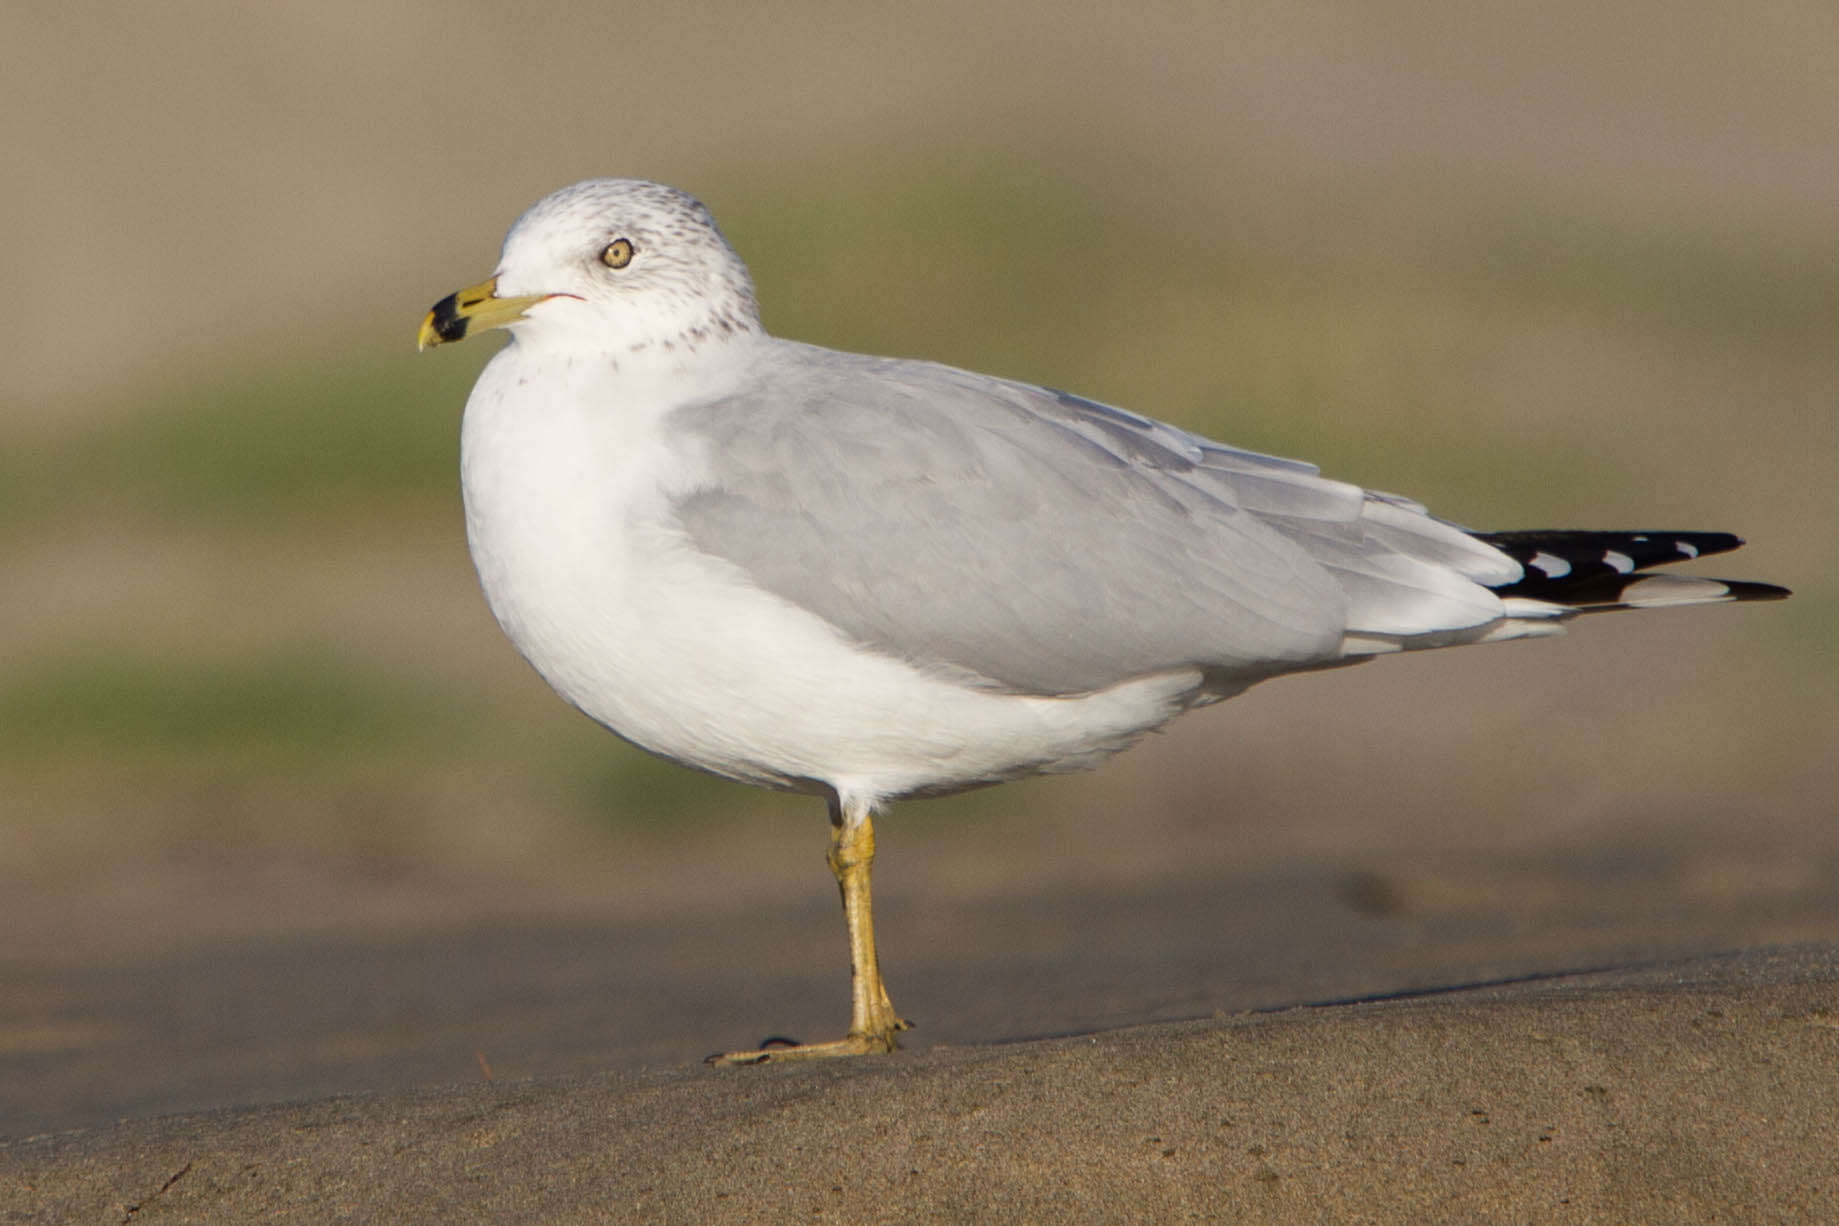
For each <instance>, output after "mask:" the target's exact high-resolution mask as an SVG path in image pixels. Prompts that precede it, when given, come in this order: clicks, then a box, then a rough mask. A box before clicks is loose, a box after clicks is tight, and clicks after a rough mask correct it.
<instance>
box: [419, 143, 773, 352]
mask: <svg viewBox="0 0 1839 1226" xmlns="http://www.w3.org/2000/svg"><path fill="white" fill-rule="evenodd" d="M489 328H508V329H510V330H511V331H512V333H513V335H515V336H517V337H519V338H520V339H521V340H527V341H531V342H534V343H539V344H545V345H548V344H556V345H561V346H564V347H568V348H586V349H589V350H595V351H601V352H605V353H608V354H609V355H613V356H615V357H616V358H617V356H618V355H620V354H625V353H628V352H642V351H645V350H648V349H657V350H661V351H670V352H678V351H694V350H696V349H699V348H701V347H702V346H703V345H704V344H706V343H710V342H716V341H719V340H722V339H725V338H727V337H731V336H735V335H741V334H752V333H757V332H759V331H760V311H759V307H758V305H757V304H756V303H755V302H754V294H753V282H752V281H751V279H750V278H749V277H748V275H747V266H746V265H745V264H743V263H741V257H740V256H738V255H736V254H735V252H734V248H732V247H730V246H729V245H728V240H727V239H725V238H723V237H722V233H721V231H720V230H719V229H717V228H716V225H715V219H714V218H713V217H711V216H710V215H709V210H708V209H706V208H704V207H703V206H702V204H701V202H700V201H698V200H696V199H695V198H694V197H692V196H690V195H687V194H686V193H684V192H680V191H678V190H677V189H676V188H674V187H665V186H664V185H663V184H661V183H647V182H645V181H643V180H641V179H589V180H587V181H586V182H584V183H577V184H575V185H574V186H573V187H565V188H563V189H562V190H561V191H558V192H553V193H551V194H550V195H548V196H545V197H543V198H542V199H541V200H539V201H537V202H536V203H535V204H534V205H532V206H531V207H530V209H529V211H528V212H526V213H525V214H524V215H523V216H522V217H520V218H518V219H517V224H516V225H514V226H512V227H511V232H510V233H509V234H508V235H506V236H505V240H504V254H503V256H502V258H501V259H500V260H499V262H498V271H497V272H496V273H495V274H494V275H493V276H492V277H491V279H489V280H487V281H482V282H480V283H479V284H478V285H474V286H469V287H468V288H466V289H463V290H459V291H457V292H455V293H452V294H449V295H448V296H447V297H445V298H443V299H441V300H440V301H439V302H437V303H435V304H434V309H433V310H431V311H430V312H428V317H427V319H425V320H423V321H422V325H421V335H420V340H421V346H422V348H424V349H425V348H427V347H428V346H430V345H439V344H443V343H445V342H448V341H457V340H463V339H465V338H466V337H468V336H470V335H472V334H473V333H475V332H482V331H485V330H487V329H489Z"/></svg>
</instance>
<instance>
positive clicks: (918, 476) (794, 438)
mask: <svg viewBox="0 0 1839 1226" xmlns="http://www.w3.org/2000/svg"><path fill="white" fill-rule="evenodd" d="M768 353H769V355H770V356H769V357H768V358H767V360H766V361H765V362H764V363H762V365H761V367H760V369H759V371H758V372H757V375H756V376H755V378H754V381H753V382H751V383H750V384H749V385H748V386H746V387H744V388H743V389H741V390H740V391H738V392H736V393H734V394H732V395H729V396H727V397H724V398H722V399H718V400H712V401H708V402H704V403H697V404H692V405H688V406H685V407H684V408H682V409H680V410H677V412H676V414H675V415H674V417H673V425H674V426H676V427H679V428H681V429H683V430H684V431H685V432H686V433H687V434H688V435H689V436H690V437H691V438H694V439H696V440H697V441H698V442H699V443H700V444H701V446H702V447H703V449H704V450H705V453H706V459H707V463H708V473H709V475H708V479H707V481H706V483H705V484H703V485H701V486H700V487H698V488H696V489H694V490H693V491H691V492H689V493H688V494H686V495H685V496H684V497H683V498H682V500H681V501H680V502H679V504H678V507H677V510H678V512H679V514H680V516H681V519H682V523H683V526H684V528H685V530H686V531H687V532H688V533H689V535H690V537H691V539H692V540H693V541H694V543H695V544H696V545H697V546H698V547H699V548H701V549H703V550H705V551H707V552H709V553H711V554H714V555H717V556H719V557H722V558H725V559H727V560H728V561H730V562H732V563H733V564H735V565H736V566H738V567H740V568H742V569H743V570H744V571H745V572H746V573H747V574H748V575H749V576H750V577H751V578H752V579H753V580H754V581H755V582H757V583H759V584H760V585H761V586H762V587H764V588H765V589H767V590H768V591H771V592H773V593H775V594H777V595H779V596H781V597H783V598H784V599H786V600H789V601H792V602H793V603H795V604H798V605H800V606H801V607H803V608H805V609H808V610H810V611H812V612H814V613H816V614H817V615H819V616H821V617H823V618H825V619H826V620H828V621H829V622H831V623H832V624H833V625H835V626H837V627H838V628H839V629H841V630H842V631H844V632H845V633H846V634H848V635H850V636H851V637H853V638H854V639H856V640H857V641H859V642H861V643H863V644H865V645H867V646H869V647H871V648H873V649H875V650H877V651H881V652H884V653H887V654H890V655H894V656H898V657H900V658H904V659H908V660H911V661H913V662H915V663H917V664H920V665H921V666H924V667H931V668H935V669H940V670H943V671H947V672H950V673H952V674H954V675H958V676H967V677H968V678H969V679H971V680H973V681H975V682H977V683H980V684H986V685H991V686H994V687H1000V688H1003V689H1006V690H1012V691H1017V692H1024V693H1035V694H1072V693H1082V692H1086V691H1090V690H1095V689H1100V688H1103V687H1105V686H1108V685H1112V684H1115V683H1117V682H1119V681H1122V680H1125V679H1127V678H1130V677H1135V676H1141V675H1145V674H1148V673H1153V672H1159V671H1165V670H1169V669H1176V668H1192V667H1200V668H1203V669H1205V670H1207V671H1208V672H1210V673H1213V674H1216V675H1219V676H1223V677H1230V678H1245V679H1251V678H1256V677H1260V676H1268V675H1271V674H1273V673H1277V672H1282V671H1286V670H1289V669H1293V668H1300V667H1308V666H1311V665H1315V664H1320V663H1324V662H1327V661H1330V660H1333V659H1337V658H1340V657H1341V656H1342V655H1343V654H1345V653H1346V644H1347V636H1348V634H1349V632H1350V631H1351V632H1353V633H1356V634H1370V635H1378V636H1387V635H1393V636H1396V635H1408V634H1415V633H1432V632H1436V631H1446V630H1449V629H1451V628H1452V627H1455V626H1472V625H1477V624H1481V623H1484V622H1487V621H1489V620H1492V619H1494V618H1498V617H1499V616H1500V604H1499V602H1498V600H1496V599H1495V598H1494V597H1493V596H1492V594H1491V593H1488V592H1487V591H1486V590H1485V589H1484V588H1480V587H1477V586H1476V584H1475V582H1474V579H1475V578H1476V577H1478V576H1480V577H1483V578H1485V577H1487V575H1489V574H1492V573H1495V572H1498V573H1499V574H1500V575H1501V576H1503V577H1506V578H1512V577H1516V576H1517V573H1518V566H1517V564H1516V563H1514V562H1513V561H1512V560H1511V559H1508V558H1506V557H1505V555H1503V554H1500V553H1499V552H1497V551H1495V550H1493V549H1490V548H1488V547H1486V546H1484V545H1481V544H1479V543H1477V542H1474V541H1473V540H1472V538H1470V537H1469V536H1467V534H1465V533H1462V532H1460V531H1459V530H1457V529H1454V528H1452V527H1449V526H1448V525H1444V524H1442V523H1441V522H1440V521H1437V520H1433V519H1430V518H1429V517H1427V516H1425V515H1424V514H1423V513H1422V508H1419V507H1416V506H1415V504H1410V503H1407V502H1405V501H1404V500H1400V499H1388V498H1386V497H1385V496H1378V495H1369V494H1367V493H1366V492H1365V491H1363V490H1361V489H1359V488H1358V487H1355V486H1351V485H1346V484H1344V483H1341V482H1337V481H1330V480H1327V479H1324V478H1322V477H1320V476H1318V475H1317V474H1316V470H1315V469H1314V468H1313V467H1312V466H1310V465H1307V464H1302V463H1299V462H1297V461H1292V460H1281V459H1277V458H1274V457H1269V456H1261V455H1257V454H1254V453H1251V452H1244V451H1238V450H1235V449H1233V448H1229V447H1224V446H1221V445H1220V444H1217V443H1212V442H1210V441H1208V440H1205V439H1202V438H1200V437H1198V436H1196V435H1191V434H1188V433H1186V432H1183V431H1180V430H1177V429H1175V428H1174V427H1172V426H1168V425H1165V424H1163V423H1160V422H1156V421H1152V420H1151V419H1149V418H1144V417H1139V416H1137V415H1135V414H1131V413H1126V412H1123V411H1122V410H1118V409H1113V408H1110V407H1108V406H1105V405H1100V404H1096V403H1094V402H1092V401H1087V400H1082V399H1080V398H1078V397H1074V396H1069V395H1066V394H1064V393H1058V392H1053V391H1049V390H1046V389H1042V388H1037V387H1031V386H1028V385H1025V384H1018V383H1011V382H1007V381H1004V380H998V379H993V378H990V377H988V376H983V375H977V374H972V373H969V372H965V371H960V370H955V369H952V368H950V367H945V366H938V365H934V364H931V363H924V362H906V361H896V360H892V359H881V358H868V357H858V356H856V355H850V354H841V353H835V352H832V351H828V350H822V349H816V348H812V347H809V346H803V345H795V344H791V343H789V342H786V343H780V344H778V345H776V346H775V347H774V348H773V349H771V350H769V351H768ZM1401 546H1403V547H1401ZM1444 555H1453V556H1455V557H1457V558H1458V559H1459V560H1460V561H1461V563H1463V565H1459V566H1456V567H1452V566H1451V565H1450V562H1449V559H1448V557H1446V556H1444ZM1464 571H1466V572H1467V573H1466V574H1465V573H1463V572H1464Z"/></svg>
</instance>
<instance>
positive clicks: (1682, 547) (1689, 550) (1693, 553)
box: [1673, 541, 1699, 558]
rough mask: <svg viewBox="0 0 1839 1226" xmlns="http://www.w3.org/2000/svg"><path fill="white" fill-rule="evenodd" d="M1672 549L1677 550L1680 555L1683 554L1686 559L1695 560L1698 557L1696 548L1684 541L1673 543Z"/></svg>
mask: <svg viewBox="0 0 1839 1226" xmlns="http://www.w3.org/2000/svg"><path fill="white" fill-rule="evenodd" d="M1673 548H1675V549H1677V550H1679V551H1680V552H1681V553H1683V554H1685V555H1686V556H1687V557H1688V558H1696V557H1698V556H1699V550H1698V546H1697V545H1689V544H1687V543H1686V542H1685V541H1674V542H1673Z"/></svg>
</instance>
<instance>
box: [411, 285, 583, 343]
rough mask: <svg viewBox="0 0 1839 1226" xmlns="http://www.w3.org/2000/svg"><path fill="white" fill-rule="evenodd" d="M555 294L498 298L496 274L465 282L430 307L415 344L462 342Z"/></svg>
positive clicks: (513, 318)
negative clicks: (477, 281)
mask: <svg viewBox="0 0 1839 1226" xmlns="http://www.w3.org/2000/svg"><path fill="white" fill-rule="evenodd" d="M556 296H557V295H555V294H526V295H523V296H522V297H514V298H500V297H499V296H498V278H497V277H493V278H492V279H491V280H489V281H481V282H479V284H477V285H469V286H467V287H466V288H465V289H463V290H456V291H455V292H453V293H451V294H448V295H447V296H446V297H445V298H443V299H441V300H440V301H439V302H437V303H435V304H434V309H433V310H431V311H429V312H428V318H426V319H424V320H422V321H421V332H420V333H419V334H418V335H417V336H416V342H417V347H418V348H421V349H426V348H428V347H429V346H430V345H445V344H446V343H447V342H449V341H463V340H465V339H466V338H467V337H469V336H471V335H472V334H473V333H474V332H484V331H486V330H488V329H491V328H502V327H504V326H505V325H506V324H510V323H516V322H517V321H518V320H520V319H522V318H523V317H524V312H525V311H527V310H529V309H530V308H531V307H533V306H535V305H536V304H537V303H539V302H542V301H543V300H544V299H546V298H554V297H556Z"/></svg>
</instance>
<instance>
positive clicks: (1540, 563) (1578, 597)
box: [1475, 529, 1789, 616]
mask: <svg viewBox="0 0 1839 1226" xmlns="http://www.w3.org/2000/svg"><path fill="white" fill-rule="evenodd" d="M1475 535H1476V537H1477V538H1478V539H1480V540H1482V541H1486V542H1487V543H1488V544H1490V545H1492V546H1494V547H1495V548H1496V549H1499V550H1500V551H1501V552H1502V553H1505V554H1507V555H1508V556H1509V557H1511V558H1512V559H1513V560H1514V561H1516V562H1518V563H1519V564H1520V567H1521V569H1522V570H1523V571H1524V572H1525V573H1524V574H1523V575H1522V576H1521V577H1520V578H1519V579H1517V580H1515V581H1513V582H1511V583H1504V584H1501V585H1500V586H1498V587H1496V588H1495V589H1494V591H1495V594H1496V595H1498V596H1500V597H1502V598H1503V599H1504V600H1510V601H1513V602H1514V603H1515V604H1517V605H1519V606H1520V607H1521V608H1523V609H1527V610H1528V611H1529V612H1530V606H1531V605H1532V603H1533V602H1537V604H1539V605H1544V606H1546V607H1548V608H1550V609H1551V610H1552V612H1553V613H1554V614H1563V613H1570V612H1594V611H1598V610H1603V609H1640V608H1658V607H1661V606H1665V605H1678V604H1713V603H1718V602H1722V601H1727V600H1779V599H1780V598H1782V597H1783V596H1786V595H1788V594H1789V593H1788V589H1787V588H1784V587H1777V586H1775V585H1774V584H1772V583H1754V582H1750V581H1748V580H1739V579H1701V578H1699V577H1697V576H1694V575H1650V574H1644V573H1642V572H1643V571H1645V570H1646V569H1647V568H1648V567H1650V566H1660V565H1663V564H1665V563H1668V562H1684V561H1687V560H1689V559H1692V558H1700V557H1704V556H1706V555H1708V554H1714V553H1725V552H1727V551H1729V550H1732V549H1735V548H1737V547H1738V546H1739V545H1741V544H1743V540H1742V538H1740V537H1737V536H1733V535H1731V534H1730V533H1728V532H1661V531H1649V532H1580V531H1575V530H1569V529H1563V530H1553V531H1522V532H1478V533H1476V534H1475ZM1510 607H1511V606H1510ZM1521 615H1522V616H1524V615H1525V614H1521Z"/></svg>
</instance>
